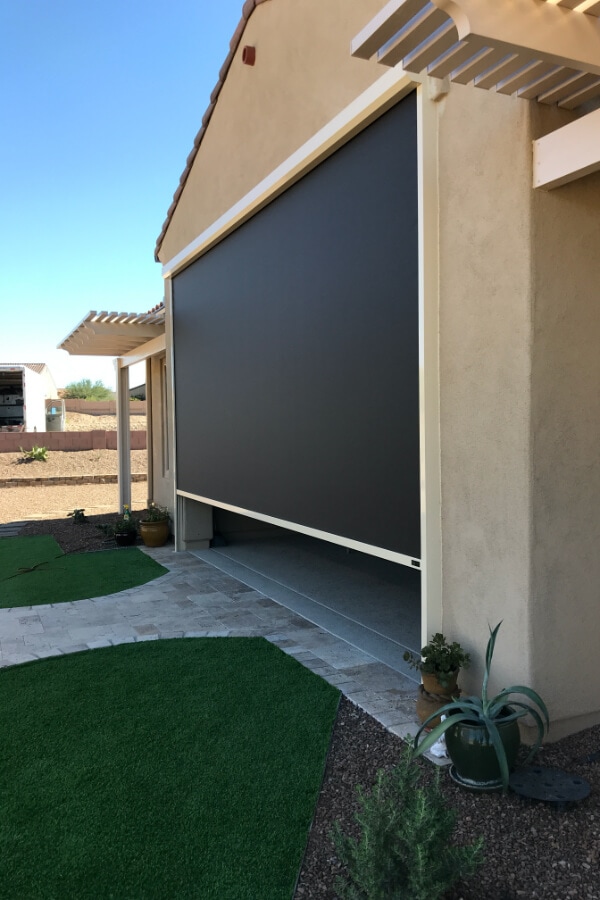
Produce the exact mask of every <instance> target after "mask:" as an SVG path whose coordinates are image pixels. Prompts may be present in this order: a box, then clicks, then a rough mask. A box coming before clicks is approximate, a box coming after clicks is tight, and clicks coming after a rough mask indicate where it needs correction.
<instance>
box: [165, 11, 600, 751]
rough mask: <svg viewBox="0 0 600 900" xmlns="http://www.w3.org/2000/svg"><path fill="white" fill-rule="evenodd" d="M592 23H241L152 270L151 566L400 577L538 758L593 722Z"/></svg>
mask: <svg viewBox="0 0 600 900" xmlns="http://www.w3.org/2000/svg"><path fill="white" fill-rule="evenodd" d="M578 6H581V7H582V8H583V10H584V11H581V10H580V9H577V8H573V7H578ZM599 10H600V4H599V3H598V2H592V3H590V0H585V2H580V3H577V2H576V0H575V2H573V0H558V3H552V2H550V0H518V2H514V0H510V2H508V0H452V2H450V0H433V2H425V0H391V2H390V3H388V4H387V6H385V7H383V8H382V3H381V0H355V2H353V3H347V2H343V0H248V2H246V3H245V5H244V7H243V13H242V19H241V21H240V24H239V27H238V29H237V30H236V32H235V34H234V36H233V38H232V41H231V46H230V53H229V55H228V57H227V59H226V60H225V63H224V65H223V67H222V69H221V72H220V73H219V79H218V82H217V85H216V87H215V89H214V91H213V93H212V95H211V98H210V103H209V106H208V108H207V110H206V112H205V114H204V117H203V119H202V126H201V128H200V131H199V133H198V135H197V137H196V140H195V142H194V147H193V149H192V152H191V153H190V155H189V157H188V160H187V164H186V167H185V170H184V172H183V174H182V176H181V180H180V184H179V187H178V188H177V191H176V193H175V197H174V201H173V204H172V206H171V208H170V209H169V211H168V215H167V219H166V222H165V223H164V226H163V229H162V231H161V234H160V236H159V239H158V243H157V248H156V258H157V259H158V260H159V261H160V262H161V263H162V267H163V275H164V280H165V315H166V327H165V344H164V349H161V350H160V352H161V353H163V352H164V353H165V354H166V355H165V356H163V357H162V358H163V360H164V366H165V369H164V377H165V379H166V387H165V394H164V396H165V397H167V398H168V407H167V411H166V413H162V414H163V415H164V416H165V421H166V423H167V430H168V432H169V435H170V436H169V437H168V441H169V446H171V447H175V450H176V452H175V456H176V466H172V467H171V468H169V472H168V475H169V477H171V478H172V479H173V480H172V485H173V500H172V505H174V506H175V505H176V507H177V509H176V514H175V519H176V547H177V549H185V548H192V549H193V548H202V547H206V546H208V545H209V543H210V542H211V540H212V539H213V536H214V533H215V530H216V531H218V532H220V534H221V535H223V534H225V537H227V535H228V533H233V532H235V530H236V529H243V528H247V529H249V530H251V529H253V528H255V529H256V530H259V529H260V528H261V527H263V528H264V527H267V526H268V527H278V528H282V529H284V530H286V531H287V532H298V533H302V534H305V535H310V536H312V537H314V538H318V539H322V540H324V541H326V542H329V543H330V544H331V545H334V546H341V547H344V548H348V549H349V550H353V551H354V552H355V553H356V554H364V555H365V556H366V557H374V558H379V559H383V560H385V561H387V563H390V564H392V565H394V566H396V567H398V571H400V570H402V571H407V572H410V573H412V576H413V577H415V578H418V579H419V582H420V584H419V589H420V597H421V639H422V642H423V643H424V642H425V639H426V637H427V636H428V635H430V634H431V633H433V632H435V631H438V630H443V631H444V632H445V633H446V634H447V635H448V636H450V637H451V638H452V639H457V640H460V641H461V643H462V644H463V645H464V646H465V647H466V648H467V649H468V650H470V651H473V652H474V654H475V655H476V656H477V657H478V659H479V669H478V667H477V666H475V668H474V670H473V671H472V675H471V677H472V679H474V680H475V679H477V677H478V675H479V674H480V671H481V649H482V648H483V647H484V646H485V642H486V640H487V635H488V624H490V625H494V624H495V623H496V622H498V621H499V620H501V619H502V620H503V622H504V624H503V630H502V633H501V641H500V644H499V647H498V652H497V656H496V660H495V677H496V679H497V681H498V685H499V686H501V684H502V683H506V682H509V683H524V684H531V685H532V686H533V687H534V688H535V689H536V690H538V691H539V692H540V693H541V694H542V696H544V698H545V699H546V700H547V702H548V706H549V709H550V713H551V718H552V723H553V724H552V730H551V737H552V738H554V739H556V738H559V737H561V736H562V735H563V734H566V733H569V732H572V731H575V730H577V729H580V728H583V727H586V726H588V725H591V724H594V723H597V722H599V721H600V696H599V694H598V691H597V688H596V681H597V679H596V665H595V661H596V655H597V640H598V639H597V634H598V630H599V628H600V603H599V601H600V588H599V585H600V553H598V548H599V546H600V513H599V510H600V458H599V453H598V447H599V446H600V391H599V386H600V352H599V349H600V309H599V305H598V288H597V285H598V281H599V278H598V276H599V269H600V257H599V255H598V249H597V248H598V246H599V245H600V171H599V170H600V154H599V151H598V147H599V146H600V142H599V141H598V140H597V136H598V133H599V129H600V126H599V124H598V117H599V116H600V110H599V109H598V103H599V98H600V20H599V19H598V18H597V15H598V12H599ZM147 383H148V384H149V383H150V379H148V382H147ZM244 523H245V524H244ZM400 602H401V599H400V600H399V603H400ZM464 686H465V687H466V688H467V689H468V688H469V681H468V679H466V680H465V685H464Z"/></svg>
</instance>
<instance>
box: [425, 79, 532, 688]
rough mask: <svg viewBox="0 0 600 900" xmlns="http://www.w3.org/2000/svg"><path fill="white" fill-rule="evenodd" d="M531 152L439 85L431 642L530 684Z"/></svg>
mask: <svg viewBox="0 0 600 900" xmlns="http://www.w3.org/2000/svg"><path fill="white" fill-rule="evenodd" d="M530 186H531V146H530V142H529V122H528V107H527V104H526V103H524V102H522V101H521V102H517V101H514V100H512V99H510V98H507V97H503V96H500V95H498V94H493V93H486V92H483V91H476V90H474V89H472V88H470V87H463V86H461V85H452V86H451V89H450V93H449V95H448V97H447V98H446V99H445V100H444V101H443V102H442V104H441V105H440V107H439V192H440V433H441V483H442V603H443V628H444V631H445V633H447V634H448V635H449V636H451V637H452V638H454V639H458V640H460V641H461V643H463V644H464V645H465V646H466V647H468V649H469V650H471V651H473V653H474V656H475V659H476V660H478V661H479V662H478V663H476V665H475V666H474V667H473V669H472V670H471V671H470V674H469V676H466V677H465V678H464V679H463V681H464V682H465V686H466V687H467V688H468V689H471V690H472V689H475V688H476V686H477V685H478V683H479V678H480V675H481V665H480V664H479V663H480V661H481V658H482V653H483V651H484V650H485V645H486V641H487V638H488V634H489V632H488V624H489V625H491V626H494V625H495V624H496V623H497V622H499V621H500V620H501V619H502V620H503V625H502V628H501V631H500V636H499V641H498V645H497V648H498V649H497V657H496V660H495V666H494V672H495V681H496V682H497V683H500V682H503V683H506V682H507V681H508V682H509V683H513V684H514V683H515V682H516V683H518V682H525V683H528V682H529V683H530V681H531V674H532V672H531V669H532V659H531V648H530V645H529V637H530V630H531V628H530V560H529V545H530V532H531V466H530V449H531V444H530V433H529V421H530V415H531V400H530V348H531V278H530V270H531V248H530V237H529V236H530V232H531V208H530V190H531V187H530Z"/></svg>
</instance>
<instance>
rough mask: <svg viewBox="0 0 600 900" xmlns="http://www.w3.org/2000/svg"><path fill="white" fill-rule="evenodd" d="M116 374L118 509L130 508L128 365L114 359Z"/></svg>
mask: <svg viewBox="0 0 600 900" xmlns="http://www.w3.org/2000/svg"><path fill="white" fill-rule="evenodd" d="M115 366H116V370H117V372H116V374H117V471H118V480H119V509H120V510H121V511H122V510H123V507H124V506H129V507H130V508H131V431H130V425H129V367H128V366H125V365H123V360H122V359H117V360H115Z"/></svg>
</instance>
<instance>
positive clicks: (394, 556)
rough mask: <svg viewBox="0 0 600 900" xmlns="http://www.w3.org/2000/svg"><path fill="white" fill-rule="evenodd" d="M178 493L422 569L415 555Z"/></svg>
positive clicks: (184, 492)
mask: <svg viewBox="0 0 600 900" xmlns="http://www.w3.org/2000/svg"><path fill="white" fill-rule="evenodd" d="M177 494H178V496H179V497H187V498H188V500H196V501H198V502H199V503H205V504H206V505H207V506H216V507H218V508H219V509H226V510H229V512H234V513H239V514H240V515H242V516H248V517H249V518H251V519H257V520H258V521H259V522H267V523H268V524H269V525H277V526H278V527H279V528H287V529H288V530H289V531H297V532H299V533H300V534H306V535H308V536H309V537H314V538H318V539H319V540H322V541H329V542H330V543H331V544H338V545H339V546H340V547H348V548H349V549H350V550H358V551H359V552H360V553H368V554H369V555H370V556H378V557H379V558H380V559H387V560H389V561H390V562H395V563H400V564H401V565H403V566H408V568H409V569H415V570H416V571H420V570H421V560H419V559H415V557H413V556H406V555H405V554H404V553H398V552H396V551H394V550H386V549H385V548H384V547H376V546H375V545H374V544H365V543H363V542H362V541H355V540H353V539H352V538H347V537H342V536H341V535H338V534H331V533H330V532H328V531H321V530H320V529H319V528H311V527H310V526H308V525H299V524H298V523H297V522H288V521H287V520H286V519H279V518H277V517H276V516H269V515H267V514H266V513H260V512H256V511H255V510H250V509H244V508H243V507H241V506H234V505H233V504H232V503H223V502H221V501H220V500H212V499H211V498H210V497H201V496H199V495H198V494H191V493H189V491H182V490H177Z"/></svg>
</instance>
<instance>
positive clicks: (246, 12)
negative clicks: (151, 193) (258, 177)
mask: <svg viewBox="0 0 600 900" xmlns="http://www.w3.org/2000/svg"><path fill="white" fill-rule="evenodd" d="M266 2H267V0H246V2H245V3H244V5H243V7H242V17H241V19H240V21H239V22H238V25H237V28H236V29H235V31H234V32H233V36H232V38H231V40H230V41H229V53H228V54H227V56H226V58H225V62H224V63H223V65H222V66H221V68H220V70H219V80H218V81H217V83H216V85H215V86H214V88H213V90H212V92H211V95H210V99H209V104H208V107H207V108H206V111H205V113H204V115H203V116H202V126H201V128H200V131H199V132H198V133H197V135H196V137H195V138H194V145H193V147H192V150H191V152H190V154H189V156H188V158H187V159H186V163H185V169H184V170H183V172H182V173H181V177H180V178H179V185H178V187H177V190H176V191H175V193H174V195H173V201H172V203H171V205H170V207H169V209H168V210H167V217H166V219H165V221H164V222H163V226H162V229H161V232H160V234H159V236H158V238H157V241H156V247H155V249H154V259H155V261H156V262H160V260H159V257H158V254H159V253H160V249H161V247H162V244H163V241H164V239H165V235H166V233H167V229H168V227H169V225H170V224H171V219H172V218H173V214H174V212H175V210H176V208H177V204H178V203H179V200H180V197H181V195H182V193H183V189H184V187H185V183H186V181H187V180H188V178H189V175H190V172H191V170H192V166H193V164H194V160H195V159H196V155H197V153H198V150H199V148H200V144H201V143H202V138H203V137H204V134H205V132H206V129H207V127H208V123H209V122H210V119H211V116H212V114H213V112H214V110H215V106H216V104H217V100H218V97H219V94H220V93H221V89H222V87H223V85H224V83H225V79H226V78H227V73H228V72H229V69H230V68H231V64H232V62H233V58H234V56H235V54H236V51H237V49H238V47H239V45H240V41H241V39H242V35H243V34H244V31H245V29H246V25H247V23H248V19H249V18H250V16H251V15H252V13H253V12H254V10H255V9H256V7H257V6H260V4H261V3H266Z"/></svg>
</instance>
